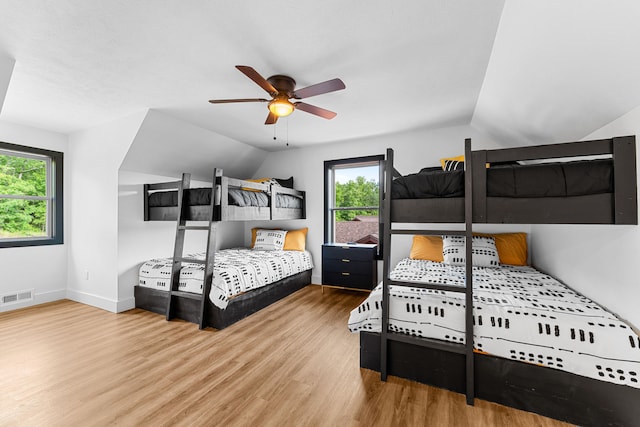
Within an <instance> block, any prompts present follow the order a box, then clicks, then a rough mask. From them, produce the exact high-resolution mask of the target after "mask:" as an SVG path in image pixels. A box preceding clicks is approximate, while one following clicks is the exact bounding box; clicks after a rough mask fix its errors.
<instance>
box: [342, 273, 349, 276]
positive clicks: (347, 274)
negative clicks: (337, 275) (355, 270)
mask: <svg viewBox="0 0 640 427" xmlns="http://www.w3.org/2000/svg"><path fill="white" fill-rule="evenodd" d="M342 275H343V276H349V275H351V273H342Z"/></svg>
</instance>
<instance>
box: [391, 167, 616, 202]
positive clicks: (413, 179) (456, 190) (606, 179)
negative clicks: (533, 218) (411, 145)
mask: <svg viewBox="0 0 640 427" xmlns="http://www.w3.org/2000/svg"><path fill="white" fill-rule="evenodd" d="M613 190H614V187H613V161H612V160H611V159H599V160H582V161H574V162H564V163H542V164H533V165H520V164H505V165H491V167H489V168H488V169H487V197H510V198H537V197H571V196H585V195H593V194H603V193H613ZM440 197H464V171H463V170H454V171H444V170H442V168H439V167H433V168H425V169H422V170H421V171H420V172H418V173H415V174H410V175H405V176H401V177H399V178H396V179H394V181H393V184H392V187H391V198H392V199H430V198H440Z"/></svg>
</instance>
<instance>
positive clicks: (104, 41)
mask: <svg viewBox="0 0 640 427" xmlns="http://www.w3.org/2000/svg"><path fill="white" fill-rule="evenodd" d="M639 18H640V2H637V1H636V0H619V1H615V2H610V1H605V0H563V1H562V2H558V1H555V0H537V1H525V0H506V1H503V0H483V1H475V0H452V1H446V2H445V1H441V0H410V1H402V2H391V1H382V0H367V1H365V0H354V1H347V2H345V1H341V0H327V1H322V2H300V1H296V0H274V1H271V2H264V1H259V0H245V1H241V2H233V1H216V2H184V1H178V0H167V1H162V2H155V1H150V0H148V1H138V2H130V1H124V0H117V1H108V2H105V1H99V0H58V1H55V2H51V1H46V0H31V1H20V0H9V1H5V2H3V4H2V13H0V55H7V56H9V57H10V58H13V59H15V67H14V69H13V73H12V76H11V82H10V84H9V87H8V90H7V93H6V97H5V101H4V105H3V109H2V112H1V113H0V120H6V121H9V122H14V123H19V124H25V125H29V126H34V127H38V128H42V129H47V130H52V131H55V132H61V133H72V132H75V131H78V130H81V129H85V128H88V127H92V126H95V125H97V124H100V123H104V122H108V121H111V120H114V119H116V118H119V117H123V116H126V115H129V114H132V113H135V112H139V111H142V110H147V109H150V110H151V111H157V112H159V113H161V114H164V115H165V116H166V117H172V118H175V119H178V120H180V121H182V122H187V123H190V124H192V125H194V126H197V127H199V128H202V129H205V130H208V131H211V132H213V133H215V134H216V135H222V136H224V137H227V138H230V139H232V140H235V141H237V142H239V143H241V144H249V145H251V146H253V147H256V148H260V149H263V150H267V151H275V150H280V149H285V148H286V145H285V144H284V143H282V142H283V141H289V143H290V146H293V147H300V146H306V145H309V144H319V143H325V142H336V141H344V140H349V139H353V138H362V137H367V136H372V135H381V134H394V133H398V132H402V131H407V130H411V129H416V128H427V129H428V128H439V127H444V126H451V125H464V124H469V123H471V124H472V125H474V126H475V127H477V128H479V129H481V130H484V131H486V132H488V133H490V134H491V135H493V136H494V137H495V138H496V139H497V140H499V141H501V142H502V141H504V143H506V144H524V143H530V142H534V143H537V142H542V143H544V142H555V141H560V140H571V139H578V138H580V137H582V136H584V135H587V134H588V133H590V132H591V131H593V130H594V129H596V128H598V127H600V126H602V125H603V124H606V123H608V122H610V121H611V120H613V119H615V118H616V117H619V116H621V115H622V114H624V113H626V112H627V111H629V110H631V109H633V108H634V107H636V106H639V105H640V85H638V84H637V82H636V79H637V77H636V76H638V75H640V73H639V71H640V57H639V56H638V55H637V54H636V50H637V47H636V46H635V44H636V43H637V41H638V40H640V26H639V25H637V22H638V19H639ZM235 65H250V66H253V67H254V68H255V69H256V70H258V71H259V72H260V73H261V74H262V75H263V76H264V77H268V76H270V75H273V74H288V75H291V76H292V77H294V78H295V79H296V80H297V82H298V87H304V86H307V85H310V84H314V83H318V82H321V81H324V80H328V79H331V78H334V77H340V78H342V79H343V80H344V82H345V83H346V85H347V88H346V90H343V91H340V92H335V93H330V94H325V95H321V96H317V97H314V98H310V99H309V100H308V102H309V103H311V104H314V105H318V106H321V107H324V108H327V109H330V110H334V111H336V112H337V113H338V116H337V117H336V118H335V119H333V120H331V121H327V120H324V119H320V118H318V117H315V116H312V115H309V114H306V113H304V112H301V111H296V112H294V114H293V115H291V116H290V117H289V118H286V119H283V120H280V121H279V123H278V125H277V126H275V128H274V126H265V125H264V124H263V123H264V119H265V117H266V114H267V110H266V107H265V104H225V105H211V104H209V103H208V102H207V100H208V99H211V98H235V97H252V98H253V97H264V96H265V95H266V93H264V92H263V91H262V89H260V88H259V87H258V86H257V85H255V84H254V83H253V82H252V81H251V80H249V79H248V78H247V77H245V76H244V75H243V74H241V73H240V72H238V71H237V70H236V69H235V68H234V66H235ZM274 135H275V136H277V138H278V139H277V141H274V140H273V137H274Z"/></svg>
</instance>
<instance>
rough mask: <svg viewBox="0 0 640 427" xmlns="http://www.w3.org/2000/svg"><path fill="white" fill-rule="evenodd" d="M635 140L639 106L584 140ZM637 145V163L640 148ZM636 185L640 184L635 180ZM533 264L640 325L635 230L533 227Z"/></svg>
mask: <svg viewBox="0 0 640 427" xmlns="http://www.w3.org/2000/svg"><path fill="white" fill-rule="evenodd" d="M624 135H636V137H637V136H638V135H640V107H638V108H636V109H634V110H632V111H631V112H629V113H627V114H625V115H624V116H622V117H620V118H619V119H617V120H614V121H613V122H611V123H610V124H608V125H606V126H604V127H603V128H601V129H599V130H597V131H596V132H593V133H592V134H590V135H588V136H586V137H585V138H583V139H584V140H590V139H600V138H610V137H613V136H624ZM638 142H640V141H637V142H636V162H637V164H638V165H640V150H638V148H639V147H640V146H639V145H638ZM639 186H640V181H639ZM531 249H532V259H533V262H534V263H535V265H536V266H537V267H538V268H540V269H541V270H543V271H546V272H548V273H550V274H552V275H553V276H555V277H557V278H558V279H560V280H562V281H564V282H565V283H566V284H568V285H569V286H571V287H572V288H574V289H576V290H577V291H579V292H581V293H583V294H584V295H586V296H587V297H589V298H591V299H593V300H595V301H597V302H598V303H600V304H601V305H604V306H605V307H607V308H608V309H609V310H611V311H613V312H614V313H617V314H618V315H619V316H621V317H622V318H625V319H627V320H628V321H629V322H631V323H632V324H633V325H634V326H640V310H638V301H640V286H639V285H638V265H637V262H638V254H639V253H640V227H638V226H637V225H629V226H626V225H571V226H560V225H537V226H534V227H533V241H532V248H531Z"/></svg>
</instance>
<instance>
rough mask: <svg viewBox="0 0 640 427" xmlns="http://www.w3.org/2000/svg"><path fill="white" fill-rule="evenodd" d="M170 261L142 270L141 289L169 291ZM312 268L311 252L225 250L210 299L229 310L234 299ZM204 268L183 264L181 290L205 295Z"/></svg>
mask: <svg viewBox="0 0 640 427" xmlns="http://www.w3.org/2000/svg"><path fill="white" fill-rule="evenodd" d="M186 257H187V258H197V259H204V258H205V253H204V252H201V253H197V254H189V255H187V256H186ZM172 262H173V261H172V259H171V258H161V259H152V260H149V261H147V262H145V263H143V264H142V266H140V270H139V280H138V284H139V285H140V286H144V287H148V288H155V289H162V290H167V291H168V290H169V288H170V278H171V265H172ZM311 268H313V263H312V260H311V254H310V253H309V252H308V251H304V252H300V251H258V250H252V249H245V248H238V249H223V250H220V251H218V252H216V256H215V265H214V268H213V271H214V272H213V283H212V285H211V292H210V294H209V298H210V299H211V302H212V303H213V304H214V305H216V306H217V307H219V308H222V309H224V308H226V307H227V304H228V303H229V299H230V298H232V297H233V296H235V295H238V294H241V293H243V292H246V291H249V290H251V289H256V288H259V287H262V286H266V285H268V284H270V283H274V282H277V281H278V280H281V279H284V278H285V277H289V276H293V275H295V274H298V273H301V272H303V271H306V270H310V269H311ZM203 278H204V265H201V264H193V263H183V265H182V270H181V271H180V280H179V285H178V286H179V288H178V289H179V290H181V291H185V292H193V293H199V294H201V293H202V284H203Z"/></svg>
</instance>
